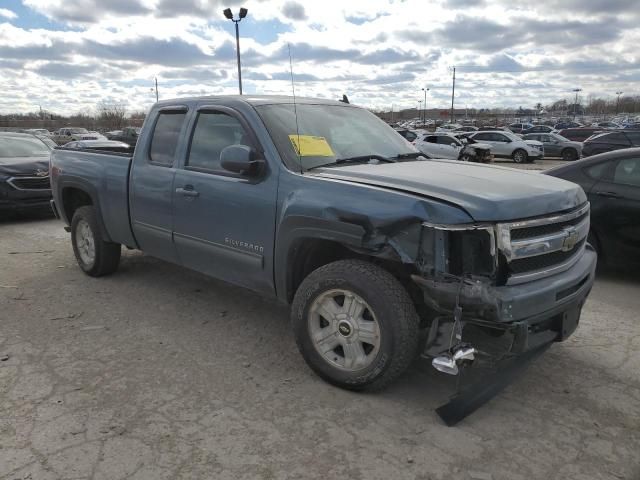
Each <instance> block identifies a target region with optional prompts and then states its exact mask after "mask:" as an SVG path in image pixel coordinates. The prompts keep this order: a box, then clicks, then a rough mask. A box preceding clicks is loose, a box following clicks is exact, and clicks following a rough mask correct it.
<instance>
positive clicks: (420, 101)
mask: <svg viewBox="0 0 640 480" xmlns="http://www.w3.org/2000/svg"><path fill="white" fill-rule="evenodd" d="M421 112H422V100H418V118H420V116H421Z"/></svg>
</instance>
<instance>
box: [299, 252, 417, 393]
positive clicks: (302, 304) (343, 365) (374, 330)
mask: <svg viewBox="0 0 640 480" xmlns="http://www.w3.org/2000/svg"><path fill="white" fill-rule="evenodd" d="M291 316H292V322H293V329H294V332H295V336H296V341H297V344H298V348H299V349H300V352H301V353H302V356H303V357H304V359H305V360H306V362H307V364H308V365H309V366H310V367H311V369H312V370H313V371H314V372H316V373H317V374H318V375H319V376H320V377H322V378H323V379H324V380H326V381H328V382H329V383H332V384H334V385H337V386H339V387H342V388H347V389H350V390H364V389H381V388H384V387H385V386H387V385H388V384H389V383H391V382H392V381H393V380H395V379H396V378H397V377H398V376H400V375H401V374H402V373H403V372H404V371H405V370H406V369H407V367H408V366H409V365H410V363H411V362H412V361H413V359H414V358H415V357H416V356H417V351H418V345H419V319H418V315H417V313H416V310H415V307H414V305H413V303H412V301H411V298H410V297H409V295H408V293H407V291H406V290H405V289H404V287H403V286H402V285H401V284H400V282H398V280H396V279H395V278H394V277H393V276H392V275H391V274H390V273H389V272H387V271H386V270H384V269H382V268H380V267H378V266H376V265H373V264H371V263H368V262H365V261H361V260H341V261H338V262H334V263H330V264H328V265H325V266H324V267H321V268H319V269H317V270H315V271H314V272H312V273H311V274H310V275H309V276H308V277H307V278H306V279H305V280H304V281H303V282H302V284H301V285H300V288H298V291H297V292H296V295H295V298H294V301H293V305H292V311H291Z"/></svg>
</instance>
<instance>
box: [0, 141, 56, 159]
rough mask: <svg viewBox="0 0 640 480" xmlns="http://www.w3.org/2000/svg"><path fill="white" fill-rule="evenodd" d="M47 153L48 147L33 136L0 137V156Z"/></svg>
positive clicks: (36, 155)
mask: <svg viewBox="0 0 640 480" xmlns="http://www.w3.org/2000/svg"><path fill="white" fill-rule="evenodd" d="M49 153H50V150H49V148H48V147H47V146H46V145H45V144H44V143H43V142H42V141H41V140H39V139H37V138H35V137H34V138H17V137H13V138H12V137H0V158H16V157H46V156H48V155H49Z"/></svg>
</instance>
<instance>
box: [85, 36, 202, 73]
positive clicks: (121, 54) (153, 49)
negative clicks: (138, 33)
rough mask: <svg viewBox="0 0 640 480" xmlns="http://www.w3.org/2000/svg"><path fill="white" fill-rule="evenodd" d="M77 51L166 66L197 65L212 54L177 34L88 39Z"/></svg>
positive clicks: (103, 57) (94, 56)
mask: <svg viewBox="0 0 640 480" xmlns="http://www.w3.org/2000/svg"><path fill="white" fill-rule="evenodd" d="M80 52H81V53H83V54H84V55H87V56H90V57H93V58H100V59H111V60H128V61H136V62H143V63H146V64H155V65H167V66H188V65H197V64H202V63H205V62H207V61H210V60H211V56H210V55H207V54H205V53H204V52H203V51H202V50H201V49H200V48H199V47H198V46H196V45H193V44H191V43H188V42H185V41H184V40H181V39H179V38H171V39H168V40H158V39H155V38H151V37H141V38H137V39H135V40H129V41H124V42H120V43H109V44H103V43H98V42H95V41H93V40H87V41H86V42H85V43H84V45H83V46H82V47H81V48H80Z"/></svg>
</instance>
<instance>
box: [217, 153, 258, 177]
mask: <svg viewBox="0 0 640 480" xmlns="http://www.w3.org/2000/svg"><path fill="white" fill-rule="evenodd" d="M254 157H255V151H254V150H253V149H252V148H251V147H249V146H247V145H229V146H228V147H224V148H223V149H222V151H221V152H220V165H222V168H224V169H225V170H227V171H229V172H233V173H238V174H240V175H245V176H247V177H254V176H256V175H258V174H259V173H260V171H261V170H262V166H263V165H264V160H256V159H255V158H254Z"/></svg>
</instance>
